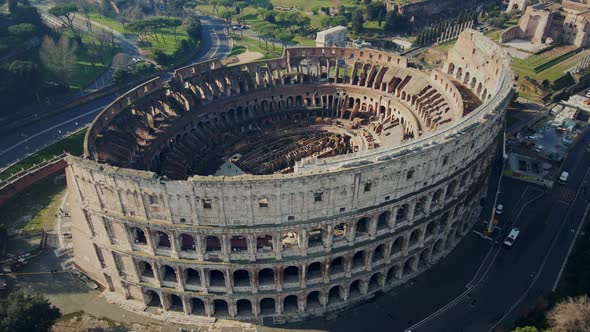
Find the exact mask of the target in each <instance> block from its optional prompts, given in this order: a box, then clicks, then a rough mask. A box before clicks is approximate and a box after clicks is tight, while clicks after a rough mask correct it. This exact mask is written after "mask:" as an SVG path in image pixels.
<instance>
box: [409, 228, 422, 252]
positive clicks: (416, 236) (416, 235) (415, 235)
mask: <svg viewBox="0 0 590 332" xmlns="http://www.w3.org/2000/svg"><path fill="white" fill-rule="evenodd" d="M409 241H410V242H409V245H410V248H411V247H413V246H416V245H418V243H419V242H420V229H419V228H416V229H415V230H414V231H412V233H411V234H410V240H409Z"/></svg>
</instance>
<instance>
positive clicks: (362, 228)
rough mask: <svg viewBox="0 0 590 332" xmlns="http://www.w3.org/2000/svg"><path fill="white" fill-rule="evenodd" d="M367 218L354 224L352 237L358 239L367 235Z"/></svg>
mask: <svg viewBox="0 0 590 332" xmlns="http://www.w3.org/2000/svg"><path fill="white" fill-rule="evenodd" d="M369 222H370V220H369V218H366V217H365V218H361V219H360V220H359V221H357V222H356V229H355V231H354V237H355V238H358V237H360V236H363V235H368V234H369Z"/></svg>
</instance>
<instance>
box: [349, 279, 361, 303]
mask: <svg viewBox="0 0 590 332" xmlns="http://www.w3.org/2000/svg"><path fill="white" fill-rule="evenodd" d="M362 295H363V287H362V283H361V280H360V279H357V280H355V281H353V282H351V283H350V286H349V287H348V298H350V299H355V298H358V297H360V296H362Z"/></svg>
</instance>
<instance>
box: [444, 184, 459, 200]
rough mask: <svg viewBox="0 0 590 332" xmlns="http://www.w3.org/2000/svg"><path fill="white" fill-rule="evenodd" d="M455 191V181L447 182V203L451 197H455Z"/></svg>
mask: <svg viewBox="0 0 590 332" xmlns="http://www.w3.org/2000/svg"><path fill="white" fill-rule="evenodd" d="M456 190H457V180H453V181H451V182H449V185H448V186H447V194H446V196H447V197H446V200H447V201H448V200H449V199H451V198H453V196H454V195H455V192H456Z"/></svg>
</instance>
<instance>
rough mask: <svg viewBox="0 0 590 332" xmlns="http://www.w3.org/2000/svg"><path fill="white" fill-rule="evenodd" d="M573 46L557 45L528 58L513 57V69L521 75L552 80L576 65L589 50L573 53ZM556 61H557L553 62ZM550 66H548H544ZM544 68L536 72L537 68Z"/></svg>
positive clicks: (540, 80)
mask: <svg viewBox="0 0 590 332" xmlns="http://www.w3.org/2000/svg"><path fill="white" fill-rule="evenodd" d="M572 50H573V47H572V46H563V47H557V48H555V49H552V50H549V51H547V52H543V53H541V54H536V55H531V56H530V57H528V58H527V59H524V60H522V59H516V58H513V59H512V69H513V70H514V71H515V72H517V73H518V74H519V75H524V76H529V77H531V78H533V79H535V80H537V81H539V82H542V81H543V80H545V79H546V80H549V81H550V82H553V81H555V80H556V79H558V78H560V77H561V76H563V74H564V72H565V71H566V70H568V69H570V68H571V67H573V66H575V65H576V64H577V63H578V62H579V61H580V60H581V59H582V58H583V57H584V55H586V54H588V51H583V52H580V53H578V54H574V53H571V51H572ZM553 62H555V63H553ZM544 67H548V68H546V69H545V68H544ZM536 68H537V69H539V68H540V69H542V70H541V71H539V72H536V71H535V69H536Z"/></svg>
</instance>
